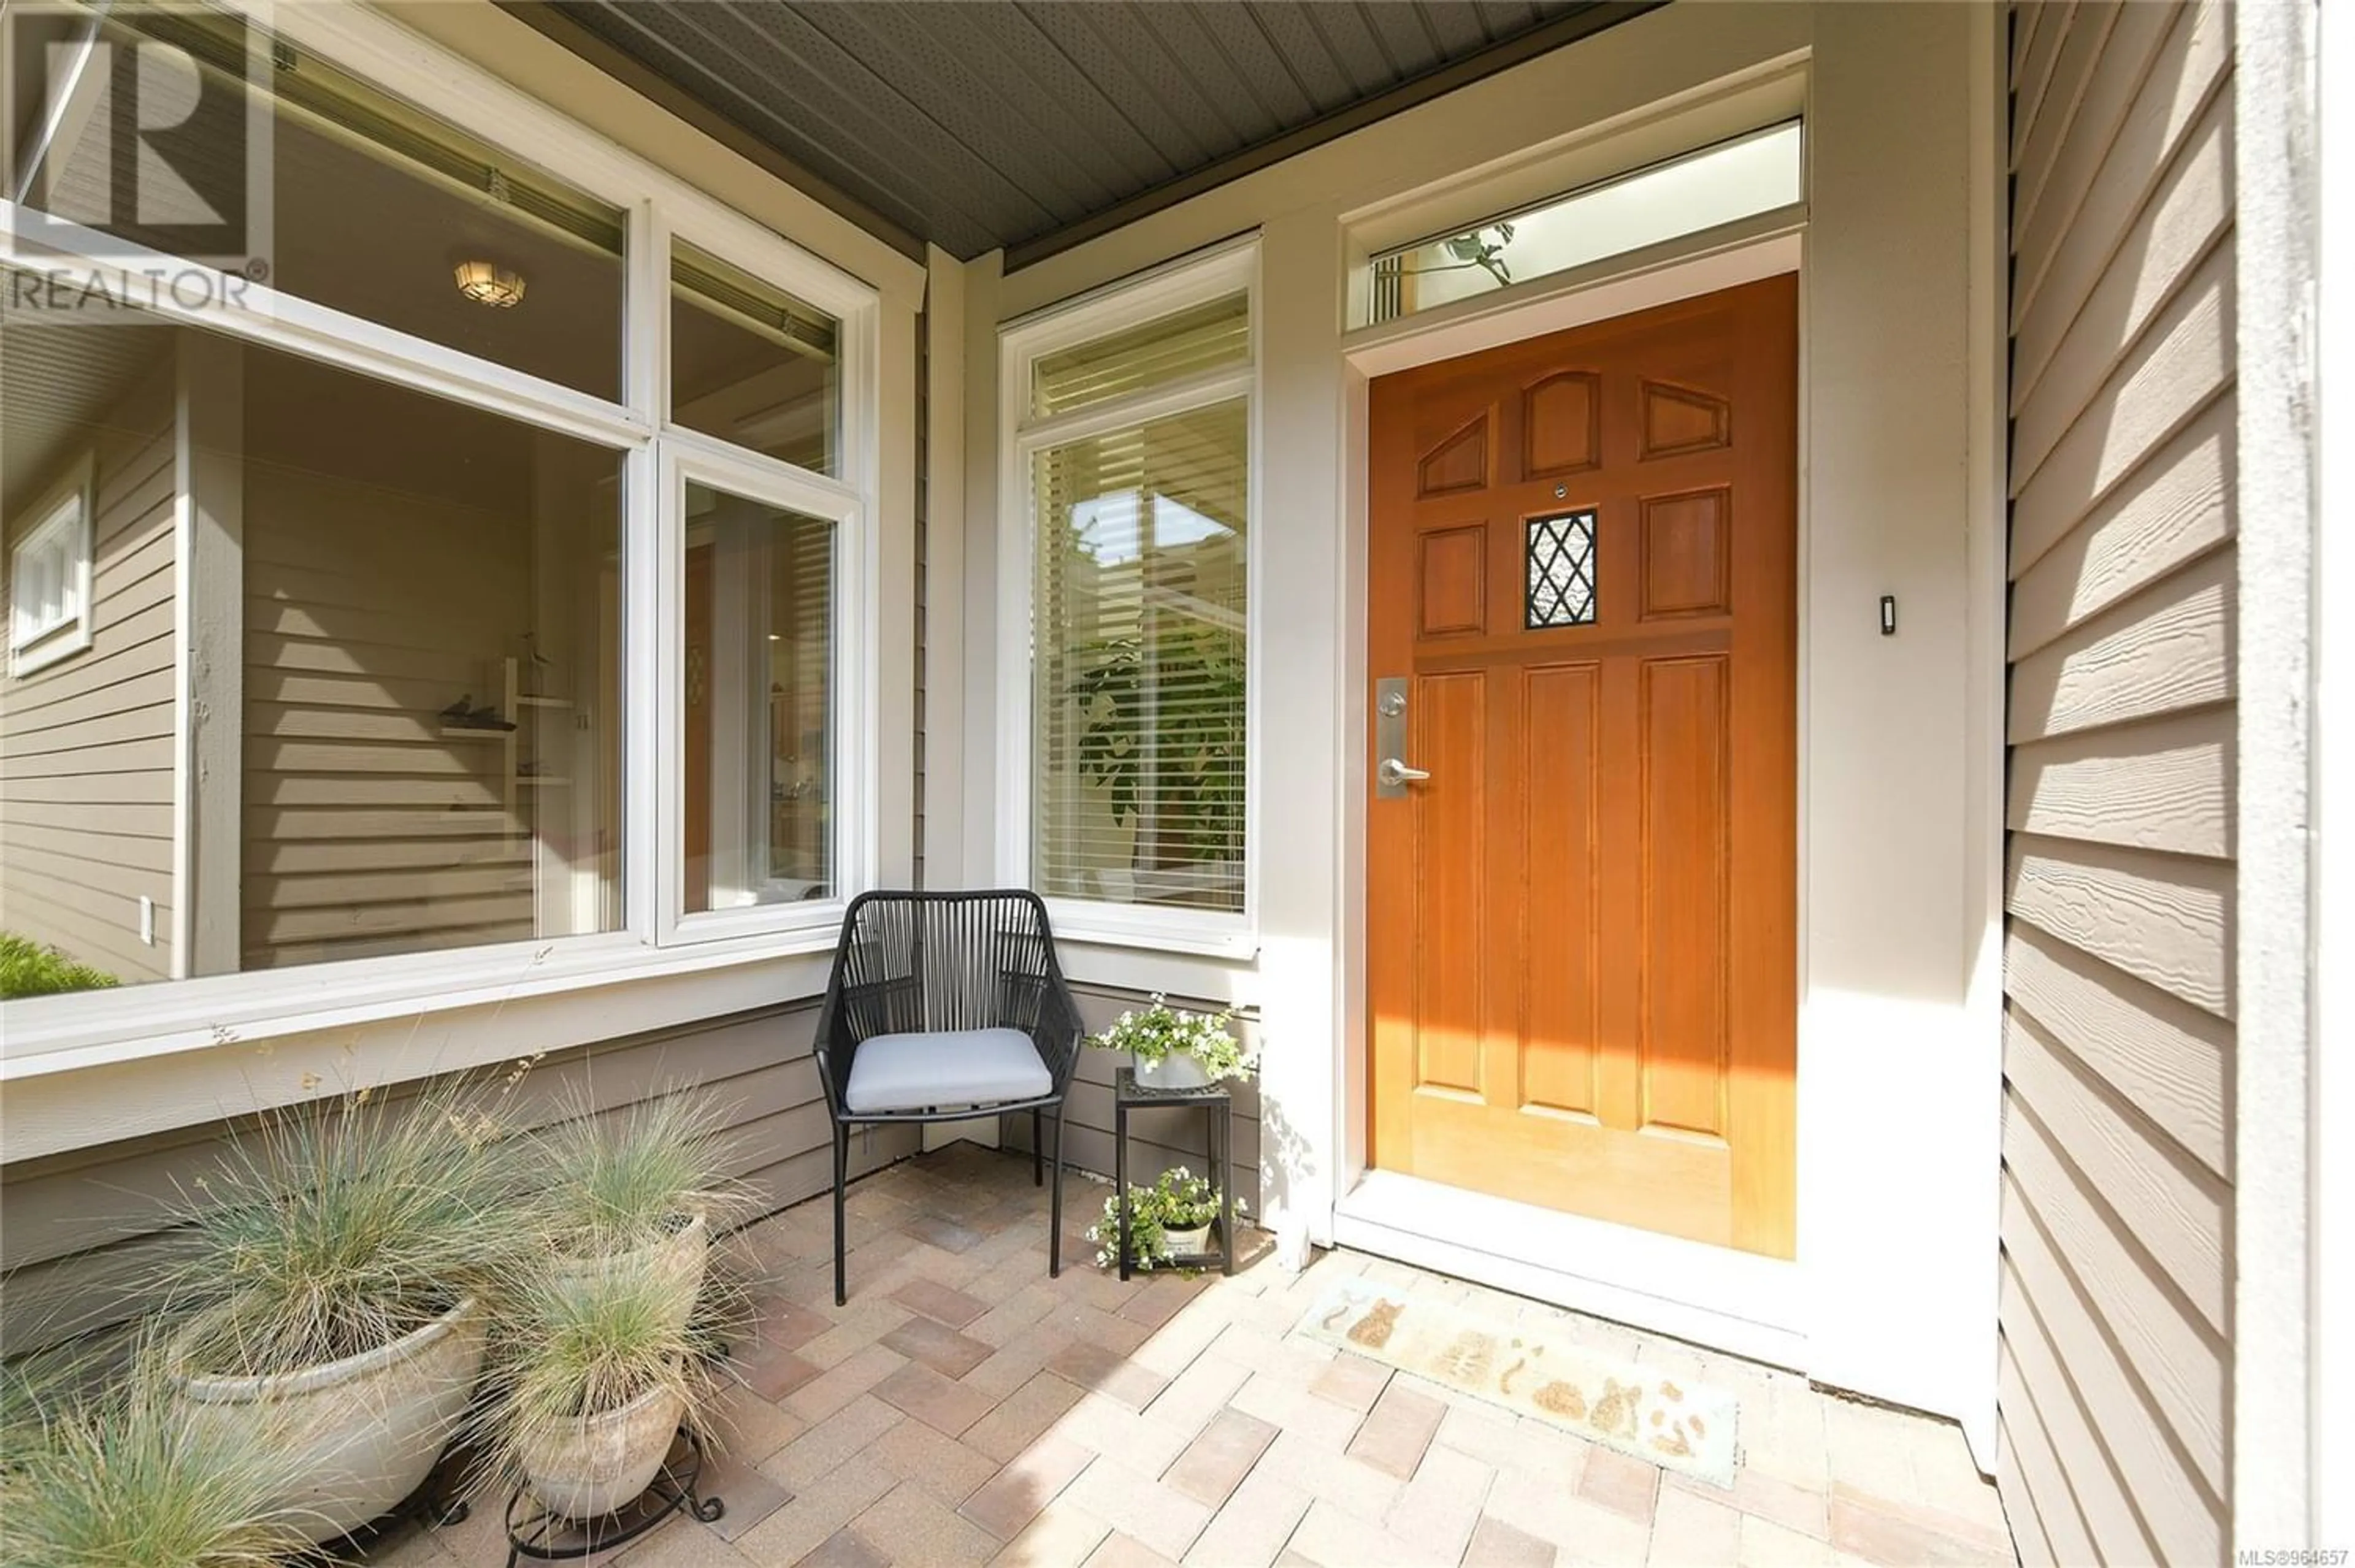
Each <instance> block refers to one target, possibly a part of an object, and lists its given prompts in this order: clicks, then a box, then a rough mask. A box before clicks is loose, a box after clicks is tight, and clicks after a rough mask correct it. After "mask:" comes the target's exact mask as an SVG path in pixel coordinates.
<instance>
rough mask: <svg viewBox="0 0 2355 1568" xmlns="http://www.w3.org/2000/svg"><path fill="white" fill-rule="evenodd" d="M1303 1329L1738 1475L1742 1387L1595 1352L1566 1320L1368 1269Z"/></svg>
mask: <svg viewBox="0 0 2355 1568" xmlns="http://www.w3.org/2000/svg"><path fill="white" fill-rule="evenodd" d="M1300 1330H1301V1332H1302V1333H1304V1334H1305V1335H1307V1336H1308V1337H1309V1338H1310V1339H1316V1340H1319V1341H1322V1342H1323V1343H1325V1344H1327V1345H1332V1346H1335V1347H1337V1348H1338V1349H1343V1350H1348V1351H1351V1352H1353V1353H1355V1354H1357V1355H1360V1356H1368V1357H1370V1358H1372V1359H1373V1360H1377V1361H1380V1362H1383V1363H1384V1364H1386V1365H1389V1366H1393V1367H1396V1368H1398V1369H1399V1370H1400V1371H1404V1372H1412V1373H1413V1374H1414V1375H1415V1376H1417V1377H1422V1378H1429V1379H1430V1380H1431V1381H1433V1382H1436V1383H1443V1384H1444V1385H1446V1386H1447V1387H1449V1388H1452V1389H1460V1390H1462V1391H1463V1392H1465V1393H1468V1394H1471V1395H1473V1396H1474V1397H1476V1398H1477V1399H1482V1400H1486V1401H1487V1402H1488V1403H1492V1404H1497V1405H1502V1406H1503V1407H1504V1408H1506V1409H1507V1410H1511V1411H1516V1412H1518V1413H1521V1414H1523V1415H1530V1416H1535V1417H1536V1418H1537V1419H1538V1420H1540V1421H1542V1422H1546V1423H1548V1424H1550V1425H1554V1426H1559V1427H1561V1429H1562V1430H1563V1431H1564V1432H1568V1433H1571V1434H1572V1435H1575V1436H1579V1437H1583V1438H1585V1439H1586V1440H1587V1441H1588V1442H1590V1443H1600V1444H1602V1445H1604V1446H1605V1447H1609V1448H1616V1449H1618V1450H1619V1451H1620V1452H1621V1453H1623V1454H1632V1455H1634V1456H1636V1458H1638V1459H1644V1460H1647V1461H1649V1462H1650V1463H1652V1464H1655V1465H1657V1466H1659V1467H1661V1468H1663V1469H1668V1470H1676V1471H1679V1472H1681V1473H1683V1474H1685V1475H1688V1476H1691V1477H1696V1478H1697V1479H1700V1480H1704V1481H1709V1482H1710V1483H1712V1484H1714V1485H1716V1486H1721V1487H1731V1486H1732V1485H1733V1456H1734V1444H1733V1438H1734V1432H1733V1427H1734V1419H1735V1415H1736V1412H1737V1409H1738V1407H1737V1405H1736V1403H1735V1401H1734V1397H1733V1395H1732V1393H1730V1392H1727V1391H1725V1390H1723V1389H1721V1388H1710V1387H1695V1386H1694V1385H1693V1384H1692V1383H1690V1382H1689V1381H1684V1380H1682V1379H1679V1378H1670V1377H1663V1376H1661V1375H1660V1374H1659V1373H1658V1372H1657V1371H1653V1370H1650V1369H1647V1368H1645V1367H1641V1366H1638V1365H1636V1363H1634V1362H1632V1361H1625V1360H1619V1359H1618V1358H1616V1357H1612V1356H1603V1355H1597V1354H1596V1353H1594V1352H1593V1351H1592V1350H1589V1349H1585V1348H1584V1347H1583V1346H1581V1345H1579V1344H1577V1343H1575V1342H1573V1340H1572V1339H1571V1337H1570V1335H1569V1333H1567V1332H1566V1331H1558V1332H1555V1333H1551V1334H1550V1333H1548V1332H1547V1325H1545V1324H1542V1323H1533V1324H1511V1323H1504V1322H1499V1321H1497V1320H1496V1319H1493V1318H1488V1317H1481V1316H1480V1315H1478V1314H1477V1313H1476V1312H1474V1311H1472V1310H1471V1309H1470V1308H1468V1307H1453V1306H1450V1305H1448V1304H1446V1303H1444V1302H1434V1301H1430V1300H1426V1299H1422V1298H1416V1297H1411V1296H1408V1294H1407V1293H1406V1292H1405V1291H1403V1290H1399V1289H1397V1288H1395V1287H1393V1288H1389V1289H1385V1288H1384V1287H1382V1286H1380V1285H1374V1284H1372V1283H1370V1282H1369V1281H1367V1280H1363V1279H1339V1280H1336V1281H1334V1282H1333V1284H1332V1285H1329V1286H1327V1288H1326V1290H1325V1292H1324V1293H1323V1294H1322V1295H1321V1296H1318V1297H1317V1299H1316V1305H1315V1306H1314V1307H1310V1308H1309V1309H1308V1316H1307V1317H1305V1318H1303V1319H1302V1320H1301V1324H1300Z"/></svg>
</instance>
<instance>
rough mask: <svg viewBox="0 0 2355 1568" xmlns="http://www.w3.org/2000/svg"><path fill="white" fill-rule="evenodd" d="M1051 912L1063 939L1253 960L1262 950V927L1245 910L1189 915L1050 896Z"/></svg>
mask: <svg viewBox="0 0 2355 1568" xmlns="http://www.w3.org/2000/svg"><path fill="white" fill-rule="evenodd" d="M1047 918H1048V920H1049V921H1050V923H1052V924H1053V926H1054V928H1055V940H1056V941H1057V942H1059V943H1085V944H1091V945H1093V946H1099V947H1130V948H1141V949H1143V950H1145V951H1146V952H1151V953H1185V954H1190V955H1194V956H1197V957H1202V958H1228V959H1237V960H1241V961H1244V962H1248V961H1250V960H1252V959H1255V958H1257V957H1258V956H1259V931H1258V929H1257V928H1256V927H1255V926H1253V925H1252V923H1250V922H1249V921H1248V920H1247V919H1246V918H1245V917H1243V916H1241V915H1207V916H1201V917H1199V918H1196V919H1190V920H1189V919H1188V918H1186V916H1185V912H1182V911H1176V910H1168V909H1156V908H1152V907H1149V906H1146V905H1140V904H1106V903H1087V902H1081V901H1073V900H1069V899H1051V898H1050V899H1049V900H1048V901H1047Z"/></svg>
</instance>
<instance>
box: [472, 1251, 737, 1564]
mask: <svg viewBox="0 0 2355 1568" xmlns="http://www.w3.org/2000/svg"><path fill="white" fill-rule="evenodd" d="M696 1295H697V1292H696V1287H695V1286H694V1285H692V1284H691V1283H690V1282H689V1281H688V1280H687V1279H686V1278H685V1277H684V1276H683V1275H682V1274H681V1273H680V1271H679V1270H678V1269H677V1267H675V1266H673V1264H672V1263H671V1261H670V1258H669V1256H668V1254H666V1253H664V1252H662V1251H661V1250H659V1249H655V1248H646V1247H640V1248H635V1249H633V1250H631V1251H627V1252H621V1253H613V1254H612V1255H611V1256H609V1257H607V1258H605V1259H604V1260H602V1263H601V1264H599V1266H596V1267H593V1268H586V1269H581V1270H575V1271H570V1272H559V1271H557V1270H553V1269H539V1270H535V1271H532V1272H531V1273H529V1274H527V1275H525V1276H524V1277H523V1278H522V1279H521V1280H520V1281H519V1282H518V1288H517V1292H516V1294H515V1296H514V1298H513V1302H512V1305H511V1307H509V1309H508V1310H507V1311H506V1313H505V1314H503V1315H502V1317H501V1319H500V1323H499V1326H498V1334H497V1342H496V1349H495V1350H494V1378H495V1381H496V1387H497V1391H498V1398H497V1400H496V1403H495V1404H494V1406H493V1414H492V1416H491V1426H490V1432H491V1436H492V1438H493V1443H492V1457H493V1460H494V1462H495V1463H496V1465H497V1466H499V1467H501V1468H503V1469H505V1470H506V1471H507V1472H508V1473H510V1474H512V1475H515V1476H517V1477H519V1478H520V1479H521V1480H522V1482H523V1484H524V1486H525V1487H526V1488H527V1489H528V1490H529V1491H530V1492H531V1494H532V1495H533V1496H534V1497H535V1498H537V1499H538V1500H539V1502H540V1504H541V1506H543V1507H544V1508H546V1509H548V1510H549V1512H550V1513H553V1514H556V1515H558V1516H559V1517H561V1518H565V1519H570V1520H587V1519H595V1518H599V1517H602V1516H603V1515H606V1514H611V1513H614V1512H617V1511H618V1510H620V1509H623V1508H624V1507H626V1506H627V1505H628V1504H629V1503H630V1502H632V1501H633V1500H634V1499H636V1498H637V1497H638V1496H639V1495H640V1494H642V1493H643V1492H645V1489H646V1488H647V1487H648V1486H649V1485H651V1484H652V1483H653V1481H654V1479H655V1475H656V1474H657V1473H658V1472H659V1471H660V1470H661V1469H662V1466H663V1461H664V1459H665V1458H666V1456H667V1455H668V1454H669V1452H670V1448H671V1444H672V1440H673V1437H674V1435H676V1434H677V1432H678V1431H679V1430H680V1429H681V1428H682V1427H685V1428H687V1429H691V1430H694V1431H696V1432H697V1433H698V1437H700V1436H701V1435H703V1433H704V1431H705V1430H706V1424H707V1418H708V1415H709V1411H710V1409H711V1404H712V1397H713V1380H712V1374H711V1370H710V1365H709V1361H708V1360H706V1358H705V1357H704V1355H703V1354H702V1350H703V1344H704V1341H703V1339H702V1338H701V1333H700V1330H699V1328H696V1327H691V1326H690V1323H689V1319H690V1317H693V1315H694V1307H695V1304H696Z"/></svg>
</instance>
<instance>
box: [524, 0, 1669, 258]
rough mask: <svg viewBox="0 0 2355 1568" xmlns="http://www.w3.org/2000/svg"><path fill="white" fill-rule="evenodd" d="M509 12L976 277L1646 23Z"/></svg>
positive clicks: (1052, 13) (1180, 2) (1254, 12)
mask: <svg viewBox="0 0 2355 1568" xmlns="http://www.w3.org/2000/svg"><path fill="white" fill-rule="evenodd" d="M511 8H514V9H517V10H518V11H520V12H531V11H538V12H542V13H546V12H549V11H553V12H557V13H560V14H561V16H562V17H563V18H567V19H569V20H570V22H572V23H575V24H577V25H578V27H579V28H580V29H581V30H582V31H585V32H586V33H588V34H590V35H591V36H592V37H594V38H595V39H597V40H600V41H602V43H603V44H605V45H608V46H610V47H612V48H616V49H619V50H620V51H622V52H623V54H625V55H627V56H629V57H630V58H631V59H634V60H635V61H636V62H638V63H639V64H640V65H642V66H644V67H645V68H646V69H649V70H651V71H652V72H654V73H655V75H656V76H658V77H660V78H661V79H662V80H665V81H666V82H667V83H668V84H670V85H671V86H672V87H674V88H677V89H678V90H680V91H684V92H686V93H687V94H689V95H690V96H692V97H693V98H695V99H696V100H698V101H700V102H701V103H703V104H704V105H706V106H707V107H709V109H710V110H712V111H713V112H716V113H718V114H719V115H721V116H722V117H724V118H726V119H727V120H729V121H731V122H733V123H735V124H736V125H737V126H738V127H739V128H741V129H742V130H743V131H745V132H747V133H750V134H751V135H753V136H755V137H757V138H758V139H760V140H761V141H762V142H764V143H766V144H769V145H770V146H772V147H773V148H774V149H775V150H777V151H778V152H780V153H782V154H783V155H785V156H786V157H787V158H789V159H791V160H792V161H794V163H796V164H798V165H801V166H802V167H804V168H805V169H807V170H809V171H810V172H811V173H813V174H815V175H816V176H819V177H820V178H821V179H823V180H825V181H827V182H829V183H831V184H832V185H834V186H835V187H838V188H839V189H840V190H841V191H843V192H845V193H847V195H849V196H850V197H853V198H854V199H856V200H857V201H858V202H861V203H864V204H865V205H866V206H867V207H868V208H870V209H871V210H872V211H873V212H875V213H876V214H878V215H879V216H881V217H882V218H884V219H889V220H890V222H893V223H896V224H898V225H900V227H902V228H904V229H906V230H908V231H909V232H910V233H911V234H913V235H915V236H916V237H918V238H919V239H922V240H932V241H933V242H934V243H937V244H939V245H940V246H942V247H943V249H946V250H949V251H954V252H955V253H956V254H957V255H959V256H961V257H972V256H975V255H978V254H980V253H982V252H984V251H989V250H991V249H993V248H996V247H998V246H1007V247H1015V246H1020V245H1023V244H1025V243H1026V242H1028V241H1033V240H1039V239H1041V238H1042V237H1046V236H1052V235H1058V234H1061V233H1063V232H1065V231H1068V230H1071V229H1075V228H1077V227H1078V226H1080V225H1082V224H1085V223H1088V222H1089V221H1090V220H1091V219H1100V218H1102V217H1103V215H1105V214H1107V213H1112V212H1114V211H1117V210H1119V209H1122V208H1125V207H1127V206H1129V205H1130V204H1133V203H1138V202H1140V201H1146V202H1149V201H1150V200H1151V198H1152V197H1153V196H1154V194H1155V193H1156V192H1165V191H1167V192H1171V193H1177V192H1180V191H1184V190H1189V189H1192V188H1195V187H1197V186H1198V185H1199V183H1200V182H1201V181H1202V180H1203V179H1205V178H1206V177H1207V178H1209V179H1212V180H1215V179H1216V178H1218V177H1220V176H1221V175H1222V173H1226V172H1232V173H1240V172H1241V171H1242V168H1243V167H1247V166H1250V165H1252V163H1253V162H1255V161H1256V160H1255V159H1254V156H1253V155H1254V154H1255V153H1256V152H1258V151H1260V150H1263V149H1265V150H1269V151H1271V152H1272V151H1273V150H1275V149H1276V148H1277V147H1278V146H1279V144H1280V146H1281V149H1282V150H1283V151H1284V152H1290V151H1295V150H1297V147H1298V145H1300V144H1304V143H1305V142H1306V141H1309V140H1314V139H1317V138H1318V136H1319V134H1320V133H1338V132H1339V131H1341V130H1346V129H1349V128H1351V127H1353V126H1355V125H1357V124H1360V123H1364V122H1365V120H1366V119H1368V118H1370V117H1372V116H1375V115H1378V114H1381V113H1387V112H1395V111H1396V110H1398V109H1402V108H1405V107H1407V106H1409V105H1410V104H1411V103H1412V102H1414V101H1419V100H1420V98H1421V97H1423V96H1426V95H1427V94H1428V92H1430V91H1437V90H1440V89H1442V88H1444V87H1449V86H1454V85H1457V84H1459V83H1460V81H1462V80H1470V79H1471V78H1472V77H1474V76H1476V75H1480V74H1485V72H1486V71H1487V70H1488V69H1501V68H1502V67H1503V66H1506V65H1510V64H1513V63H1515V62H1516V61H1518V60H1519V59H1526V58H1528V57H1529V55H1530V54H1531V53H1533V52H1536V51H1537V50H1539V49H1541V48H1551V47H1554V46H1556V45H1559V44H1562V43H1567V42H1570V41H1572V39H1573V38H1576V37H1583V36H1585V35H1587V34H1588V33H1591V32H1593V31H1594V30H1596V29H1598V28H1599V27H1604V26H1607V25H1608V24H1609V23H1610V22H1612V21H1615V20H1618V19H1621V18H1622V17H1624V16H1632V15H1634V14H1636V12H1638V11H1641V10H1644V9H1646V8H1648V6H1647V5H1646V4H1625V3H1622V0H1476V3H1475V0H1165V3H1162V4H1156V5H1126V4H1113V3H1110V0H1068V3H1066V0H1058V3H1054V4H1039V3H1037V0H1015V3H1005V4H992V5H968V4H961V3H958V0H867V3H865V4H861V5H840V4H832V3H827V0H703V3H700V4H697V5H676V4H665V3H663V0H549V3H548V4H547V5H522V6H515V7H511ZM545 19H546V18H545V16H542V17H540V18H538V20H540V21H542V22H543V23H544V22H545ZM550 30H551V31H557V32H558V36H559V37H562V36H564V30H559V29H557V28H551V29H550ZM566 30H569V29H566ZM584 52H585V51H584ZM1225 165H1234V166H1233V167H1232V168H1231V169H1228V168H1226V167H1224V166H1225Z"/></svg>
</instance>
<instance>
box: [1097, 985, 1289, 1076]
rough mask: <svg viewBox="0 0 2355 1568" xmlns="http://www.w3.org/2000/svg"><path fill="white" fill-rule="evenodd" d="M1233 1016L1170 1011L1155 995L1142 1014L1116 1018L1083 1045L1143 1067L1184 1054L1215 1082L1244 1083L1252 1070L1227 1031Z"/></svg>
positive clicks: (1231, 1012)
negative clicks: (1124, 1055)
mask: <svg viewBox="0 0 2355 1568" xmlns="http://www.w3.org/2000/svg"><path fill="white" fill-rule="evenodd" d="M1234 1016H1235V1014H1234V1009H1233V1008H1227V1009H1225V1010H1224V1011H1221V1012H1216V1013H1196V1012H1187V1011H1184V1010H1182V1009H1180V1008H1173V1007H1171V1006H1170V1005H1169V1003H1168V1000H1167V997H1163V996H1162V994H1161V993H1160V992H1158V991H1156V992H1155V993H1154V994H1153V1002H1152V1005H1151V1006H1149V1007H1147V1008H1145V1009H1144V1010H1143V1011H1141V1012H1140V1011H1135V1010H1131V1011H1128V1012H1124V1013H1123V1014H1121V1015H1120V1017H1119V1019H1116V1020H1115V1021H1114V1024H1113V1026H1112V1028H1110V1029H1106V1030H1104V1031H1103V1033H1102V1034H1097V1035H1090V1036H1089V1037H1088V1043H1089V1044H1090V1045H1092V1046H1094V1047H1095V1048H1096V1049H1097V1050H1098V1051H1127V1052H1129V1053H1130V1054H1131V1055H1133V1056H1135V1058H1136V1060H1137V1061H1140V1062H1146V1063H1151V1062H1156V1061H1165V1060H1166V1059H1167V1058H1168V1057H1169V1056H1170V1055H1171V1054H1172V1053H1173V1052H1178V1053H1183V1054H1185V1055H1188V1056H1190V1057H1192V1058H1193V1059H1194V1060H1195V1061H1199V1062H1200V1063H1201V1065H1202V1071H1203V1072H1206V1073H1208V1074H1209V1077H1210V1081H1211V1082H1212V1083H1217V1082H1219V1081H1220V1079H1225V1078H1249V1077H1250V1076H1251V1075H1252V1071H1253V1070H1252V1063H1251V1060H1250V1058H1249V1057H1247V1056H1246V1055H1244V1053H1243V1046H1242V1041H1241V1040H1237V1039H1236V1038H1235V1036H1234V1033H1233V1031H1232V1030H1231V1029H1229V1027H1228V1026H1229V1025H1230V1024H1231V1023H1232V1022H1233V1021H1234Z"/></svg>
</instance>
